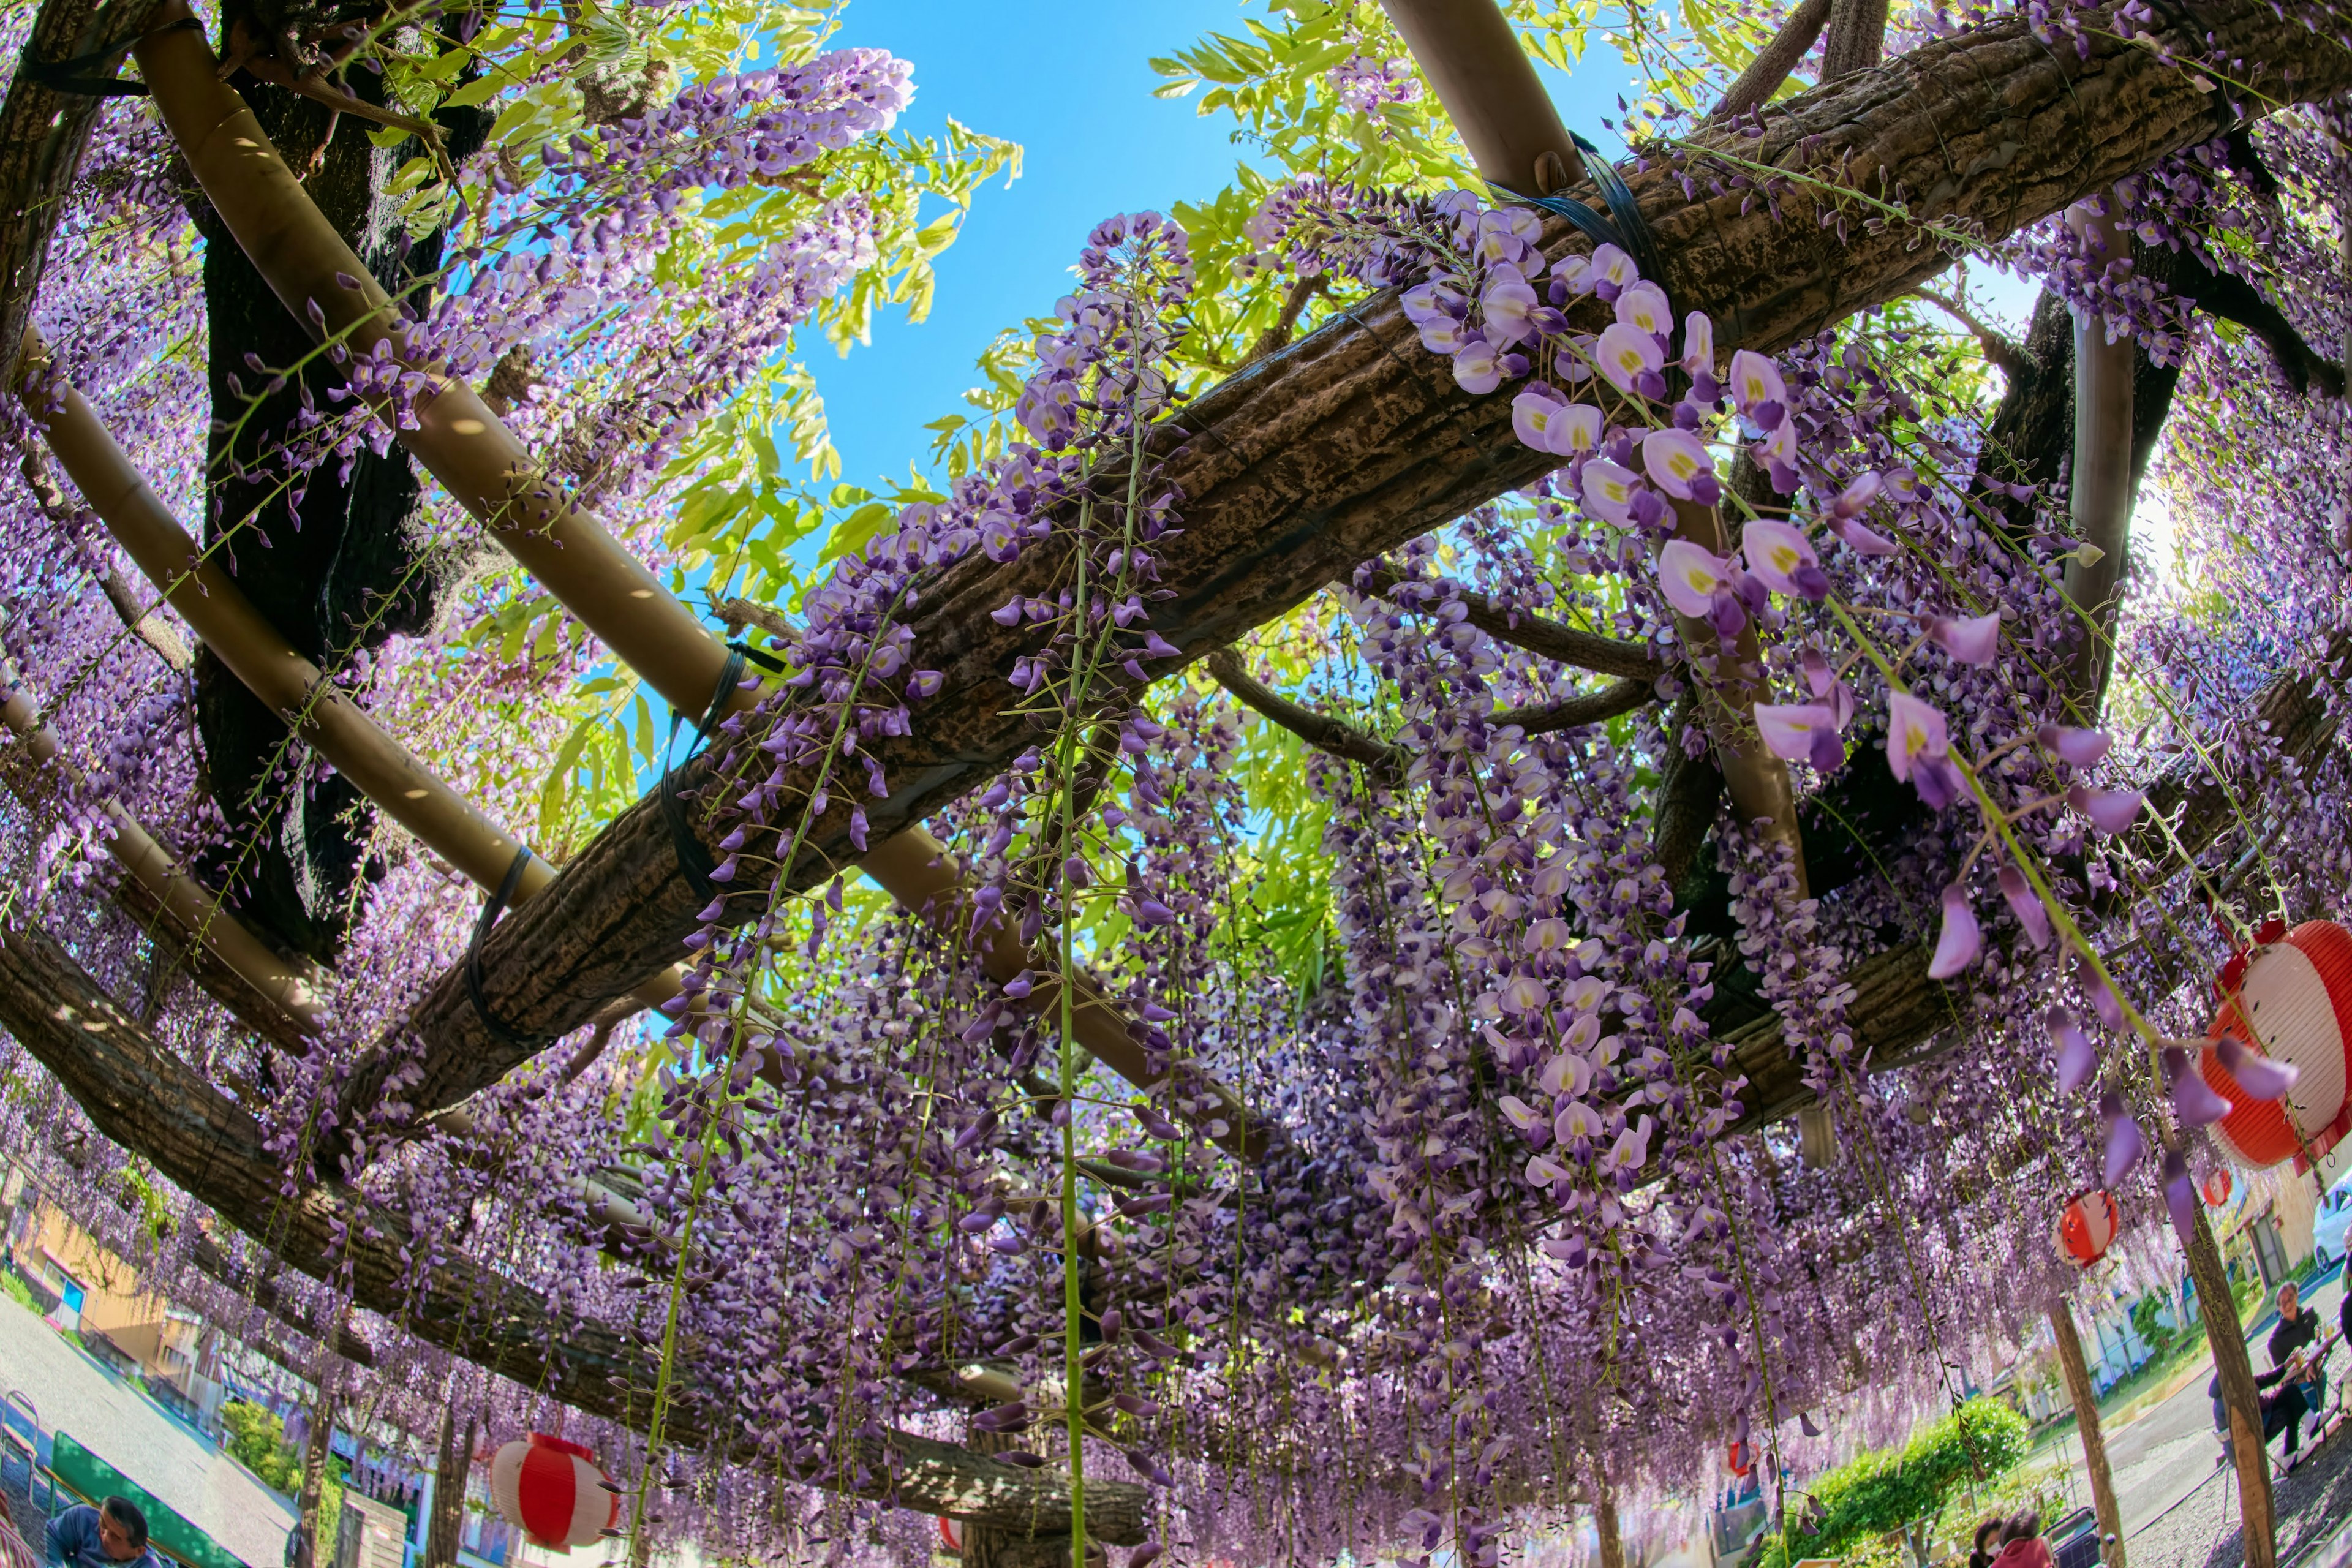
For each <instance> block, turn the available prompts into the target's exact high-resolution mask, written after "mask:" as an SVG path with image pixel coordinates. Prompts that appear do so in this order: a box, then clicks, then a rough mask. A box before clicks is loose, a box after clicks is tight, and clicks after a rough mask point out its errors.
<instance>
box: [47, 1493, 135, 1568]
mask: <svg viewBox="0 0 2352 1568" xmlns="http://www.w3.org/2000/svg"><path fill="white" fill-rule="evenodd" d="M48 1544H49V1558H50V1561H52V1562H55V1563H64V1564H65V1565H66V1568H162V1564H161V1563H159V1562H158V1561H157V1560H156V1556H155V1552H154V1549H153V1548H152V1547H150V1546H149V1545H148V1544H147V1516H146V1515H145V1514H144V1513H142V1512H141V1511H140V1510H139V1505H138V1504H137V1503H134V1502H132V1501H131V1500H130V1499H129V1498H119V1497H110V1498H108V1499H107V1500H105V1501H103V1502H101V1503H100V1504H99V1505H98V1506H97V1507H96V1508H91V1507H90V1506H89V1505H88V1504H87V1503H85V1504H83V1505H81V1506H79V1507H77V1508H69V1509H68V1510H65V1511H64V1512H63V1513H60V1514H59V1515H58V1516H57V1518H55V1519H53V1520H51V1521H49V1542H48Z"/></svg>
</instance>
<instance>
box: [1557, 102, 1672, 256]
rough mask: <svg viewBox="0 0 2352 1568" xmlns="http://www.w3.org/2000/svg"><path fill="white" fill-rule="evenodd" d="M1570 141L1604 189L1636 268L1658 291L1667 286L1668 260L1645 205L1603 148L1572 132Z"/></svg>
mask: <svg viewBox="0 0 2352 1568" xmlns="http://www.w3.org/2000/svg"><path fill="white" fill-rule="evenodd" d="M1568 139H1569V140H1570V141H1571V142H1575V143H1576V151H1577V153H1578V154H1579V155H1580V156H1581V157H1582V158H1583V159H1584V172H1585V173H1586V174H1590V175H1591V176H1592V183H1593V184H1596V185H1598V186H1600V187H1601V200H1602V201H1604V202H1606V203H1608V204H1609V216H1611V217H1612V218H1615V219H1616V220H1617V229H1618V232H1619V233H1621V234H1622V235H1623V236H1624V237H1625V238H1624V242H1623V247H1624V248H1625V249H1626V250H1628V251H1630V252H1632V253H1633V265H1634V266H1636V267H1638V268H1641V269H1642V276H1643V277H1644V278H1646V279H1649V280H1650V281H1651V282H1653V283H1655V284H1656V285H1657V286H1658V287H1659V288H1661V289H1664V287H1665V286H1666V258H1664V257H1663V256H1661V255H1659V254H1658V237H1657V236H1656V235H1655V234H1654V233H1652V232H1651V230H1650V220H1649V219H1648V218H1645V217H1643V216H1642V204H1641V203H1639V202H1637V201H1635V200H1634V199H1633V187H1632V186H1630V185H1628V184H1625V180H1624V176H1623V175H1622V174H1618V173H1617V166H1616V165H1615V164H1614V163H1611V162H1610V161H1609V160H1608V159H1606V158H1604V157H1602V156H1601V149H1600V148H1598V147H1595V146H1594V145H1593V144H1592V143H1591V142H1587V141H1586V140H1585V139H1584V138H1583V137H1581V136H1580V135H1578V134H1577V133H1576V132H1573V131H1571V132H1569V133H1568Z"/></svg>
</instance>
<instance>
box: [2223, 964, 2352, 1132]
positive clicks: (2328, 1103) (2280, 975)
mask: <svg viewBox="0 0 2352 1568" xmlns="http://www.w3.org/2000/svg"><path fill="white" fill-rule="evenodd" d="M2273 929H2275V928H2273ZM2244 963H2245V969H2244V973H2243V975H2242V977H2240V978H2239V979H2238V983H2237V984H2236V985H2235V986H2234V987H2233V988H2231V989H2230V991H2229V993H2228V994H2227V995H2226V996H2224V998H2223V999H2222V1002H2221V1011H2220V1012H2219V1013H2217V1014H2215V1015H2214V1017H2213V1026H2212V1027H2211V1029H2210V1031H2208V1032H2209V1033H2210V1034H2212V1035H2214V1036H2216V1037H2219V1036H2222V1035H2227V1036H2230V1037H2232V1038H2234V1039H2236V1040H2238V1041H2239V1042H2241V1043H2242V1044H2243V1045H2245V1046H2246V1047H2248V1048H2250V1049H2252V1050H2253V1051H2255V1052H2257V1053H2259V1054H2260V1055H2263V1056H2265V1057H2269V1058H2273V1059H2274V1060H2277V1061H2284V1062H2292V1063H2294V1066H2295V1068H2296V1069H2297V1072H2298V1076H2297V1077H2296V1079H2295V1080H2294V1088H2293V1089H2290V1090H2288V1091H2287V1094H2286V1098H2284V1100H2256V1099H2255V1098H2254V1097H2253V1096H2252V1095H2250V1094H2248V1093H2247V1092H2246V1091H2245V1090H2244V1089H2241V1088H2239V1087H2238V1080H2237V1079H2234V1078H2232V1077H2231V1076H2230V1069H2229V1068H2226V1067H2223V1066H2222V1065H2221V1057H2220V1056H2219V1054H2217V1052H2216V1051H2215V1050H2214V1048H2213V1047H2210V1046H2208V1047H2206V1048H2205V1050H2204V1052H2203V1054H2202V1056H2201V1057H2200V1059H2199V1063H2198V1068H2199V1070H2200V1072H2202V1073H2203V1074H2204V1075H2205V1082H2206V1084H2207V1085H2208V1087H2210V1089H2212V1090H2213V1092H2214V1093H2216V1094H2218V1095H2220V1096H2221V1098H2222V1099H2223V1100H2228V1101H2229V1102H2230V1114H2228V1115H2227V1116H2224V1117H2223V1118H2221V1121H2217V1122H2215V1123H2214V1124H2213V1137H2214V1141H2215V1142H2218V1143H2220V1144H2221V1148H2222V1149H2223V1150H2224V1151H2225V1152H2227V1153H2228V1154H2229V1156H2230V1157H2231V1159H2232V1160H2234V1161H2236V1162H2237V1163H2239V1164H2241V1165H2244V1166H2247V1167H2248V1168H2250V1169H2252V1170H2258V1171H2259V1170H2262V1169H2263V1168H2265V1167H2267V1166H2271V1165H2275V1164H2277V1163H2280V1162H2281V1161H2283V1160H2290V1159H2291V1160H2294V1161H2296V1162H2297V1163H2298V1168H2299V1167H2300V1163H2301V1162H2302V1160H2303V1155H2304V1151H2305V1146H2306V1145H2308V1147H2309V1149H2310V1152H2311V1154H2312V1155H2313V1157H2317V1156H2319V1155H2321V1154H2325V1153H2326V1152H2327V1151H2328V1150H2330V1149H2331V1148H2334V1147H2335V1145H2336V1141H2337V1140H2338V1139H2340V1138H2342V1137H2343V1136H2344V1134H2345V1132H2346V1131H2347V1128H2352V1105H2347V1103H2346V1096H2345V1086H2346V1083H2347V1077H2352V1074H2347V1047H2352V931H2346V930H2345V929H2344V928H2343V927H2342V926H2340V925H2337V924H2336V922H2335V921H2305V922H2304V923H2303V924H2302V925H2299V926H2297V927H2295V928H2294V930H2293V931H2287V932H2285V933H2284V936H2283V937H2282V938H2281V939H2280V940H2279V941H2276V942H2270V943H2267V944H2265V945H2263V946H2261V947H2257V948H2255V949H2254V950H2253V951H2252V952H2249V953H2248V954H2246V956H2245V960H2244ZM2236 969H2237V964H2236V963H2234V962H2233V963H2231V971H2230V972H2225V974H2224V984H2227V981H2228V979H2229V978H2230V974H2231V973H2233V972H2235V971H2236Z"/></svg>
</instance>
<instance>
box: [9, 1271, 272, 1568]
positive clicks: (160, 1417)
mask: <svg viewBox="0 0 2352 1568" xmlns="http://www.w3.org/2000/svg"><path fill="white" fill-rule="evenodd" d="M7 1388H13V1389H20V1390H22V1391H23V1392H24V1393H25V1394H28V1395H29V1396H31V1398H32V1400H33V1403H34V1404H35V1405H38V1406H39V1408H40V1414H41V1425H42V1426H43V1427H45V1428H47V1429H52V1430H54V1429H58V1428H62V1429H63V1430H64V1431H66V1432H68V1433H69V1434H71V1435H72V1436H73V1437H74V1439H75V1441H77V1442H79V1443H80V1444H81V1445H82V1447H86V1448H88V1449H89V1450H90V1451H91V1452H92V1453H94V1454H96V1455H98V1456H99V1457H100V1458H102V1459H104V1460H106V1462H107V1463H109V1464H110V1465H112V1466H113V1467H114V1468H116V1469H118V1470H121V1472H122V1473H123V1474H124V1475H126V1476H128V1477H130V1478H131V1479H132V1480H134V1481H137V1482H138V1483H139V1484H140V1485H141V1486H142V1487H144V1488H146V1489H147V1490H148V1491H150V1492H151V1493H152V1494H153V1495H154V1496H155V1497H156V1498H158V1499H159V1500H162V1501H163V1502H165V1503H168V1504H170V1505H171V1506H172V1507H173V1509H176V1510H178V1511H179V1512H180V1513H181V1514H182V1515H183V1516H184V1517H185V1518H186V1519H187V1521H189V1522H190V1523H191V1524H194V1526H195V1527H196V1528H197V1529H198V1530H201V1531H204V1532H205V1534H206V1535H209V1536H211V1537H212V1538H213V1539H214V1540H215V1541H216V1542H220V1544H221V1545H223V1546H224V1547H226V1548H227V1549H228V1550H229V1551H230V1552H235V1553H236V1555H237V1556H238V1557H240V1558H242V1559H243V1560H244V1561H245V1562H246V1563H248V1564H250V1565H251V1568H277V1564H278V1563H279V1562H280V1561H281V1560H282V1559H283V1557H284V1555H285V1549H286V1531H288V1530H289V1528H291V1527H292V1525H293V1522H294V1521H293V1516H292V1515H291V1514H290V1513H289V1511H288V1510H287V1508H286V1506H285V1504H283V1503H281V1502H279V1501H278V1498H277V1496H276V1494H275V1493H273V1492H271V1491H270V1490H268V1489H267V1488H266V1487H264V1486H262V1485H261V1483H260V1482H258V1481H257V1480H255V1479H253V1478H252V1477H251V1476H249V1475H247V1473H246V1472H245V1470H244V1468H242V1467H241V1466H239V1465H238V1464H237V1463H236V1461H235V1460H233V1459H231V1458H229V1457H228V1456H227V1455H226V1454H224V1453H222V1452H221V1451H220V1450H219V1449H217V1448H215V1447H213V1446H212V1445H211V1444H210V1443H207V1442H205V1440H204V1439H203V1438H201V1437H199V1436H196V1435H195V1434H194V1433H193V1432H191V1431H189V1430H188V1429H187V1428H186V1427H184V1426H181V1425H180V1424H179V1423H178V1422H176V1421H174V1420H173V1419H172V1418H171V1417H170V1416H168V1415H164V1414H163V1412H162V1411H161V1410H159V1409H157V1408H156V1407H155V1406H154V1405H152V1404H150V1403H149V1402H148V1400H147V1399H146V1398H145V1397H144V1396H143V1395H142V1394H139V1393H138V1392H137V1391H136V1390H134V1389H132V1388H131V1387H129V1386H127V1385H126V1384H123V1383H122V1382H121V1380H120V1379H118V1378H117V1377H115V1376H114V1374H113V1373H110V1372H108V1371H107V1370H106V1369H105V1368H104V1367H101V1366H100V1365H99V1363H97V1362H95V1361H93V1360H91V1359H90V1358H89V1356H88V1355H86V1354H84V1353H83V1352H81V1351H79V1350H78V1349H76V1348H75V1347H74V1345H72V1344H71V1343H70V1342H68V1341H66V1340H65V1339H63V1338H61V1337H60V1336H59V1335H58V1333H57V1332H56V1331H54V1330H52V1329H51V1328H50V1327H49V1326H48V1325H47V1323H44V1322H43V1321H41V1320H40V1319H39V1318H37V1317H36V1316H35V1315H34V1314H33V1313H31V1312H29V1311H27V1310H25V1309H24V1308H23V1307H20V1306H18V1305H17V1304H16V1301H15V1300H11V1299H8V1298H5V1297H0V1389H7ZM23 1483H24V1469H23V1467H22V1466H21V1465H11V1466H9V1467H8V1468H7V1473H6V1475H5V1478H0V1485H5V1488H6V1489H7V1492H8V1501H9V1506H10V1507H11V1509H15V1508H16V1506H17V1505H18V1504H19V1503H20V1502H21V1501H23V1500H24V1493H23V1491H22V1490H21V1487H22V1486H23ZM43 1500H44V1501H46V1500H47V1497H46V1492H45V1494H44V1497H43ZM36 1518H37V1515H35V1514H31V1513H25V1514H19V1515H18V1519H19V1521H20V1525H21V1526H23V1527H24V1528H23V1529H22V1531H21V1532H22V1533H23V1534H25V1535H26V1537H27V1538H28V1539H29V1538H30V1536H31V1534H32V1530H31V1528H30V1526H31V1525H32V1524H33V1523H34V1521H35V1519H36Z"/></svg>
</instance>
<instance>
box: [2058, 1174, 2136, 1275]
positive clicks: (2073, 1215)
mask: <svg viewBox="0 0 2352 1568" xmlns="http://www.w3.org/2000/svg"><path fill="white" fill-rule="evenodd" d="M2122 1224H2123V1215H2122V1213H2121V1211H2119V1210H2118V1209H2117V1208H2116V1200H2115V1199H2114V1197H2112V1196H2111V1195H2110V1194H2107V1193H2105V1192H2104V1191H2101V1190H2097V1189H2094V1190H2092V1191H2090V1192H2084V1193H2077V1194H2074V1198H2073V1199H2072V1200H2071V1201H2070V1202H2068V1204H2067V1205H2066V1206H2065V1207H2064V1208H2063V1209H2061V1210H2059V1211H2058V1224H2057V1227H2056V1237H2055V1239H2056V1240H2057V1243H2058V1256H2059V1257H2061V1258H2064V1259H2066V1261H2067V1262H2069V1263H2072V1264H2073V1265H2074V1267H2075V1268H2089V1267H2091V1265H2093V1264H2094V1263H2096V1262H2097V1261H2098V1260H2099V1259H2100V1258H2105V1256H2106V1255H2107V1248H2108V1247H2112V1246H2113V1245H2115V1239H2116V1230H2117V1229H2118V1228H2119V1227H2120V1226H2122Z"/></svg>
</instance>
